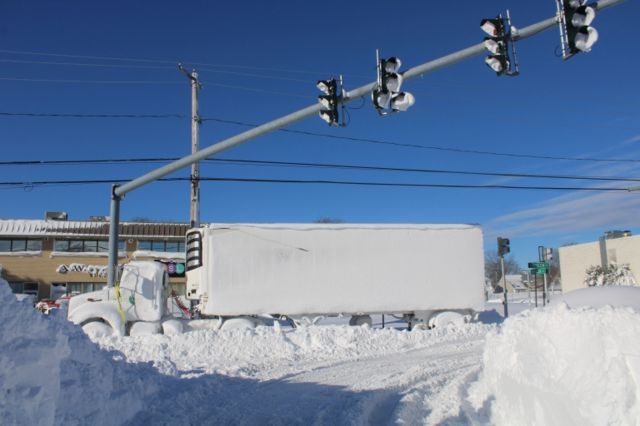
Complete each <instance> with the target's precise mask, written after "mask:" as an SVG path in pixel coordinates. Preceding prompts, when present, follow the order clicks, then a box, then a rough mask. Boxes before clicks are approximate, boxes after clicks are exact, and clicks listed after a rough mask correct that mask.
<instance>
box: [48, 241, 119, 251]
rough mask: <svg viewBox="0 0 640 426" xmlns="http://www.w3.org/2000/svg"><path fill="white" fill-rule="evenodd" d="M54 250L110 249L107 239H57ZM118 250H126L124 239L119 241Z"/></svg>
mask: <svg viewBox="0 0 640 426" xmlns="http://www.w3.org/2000/svg"><path fill="white" fill-rule="evenodd" d="M53 250H54V251H64V252H70V253H103V252H108V251H109V241H107V240H55V241H54V242H53ZM118 251H124V240H120V241H118Z"/></svg>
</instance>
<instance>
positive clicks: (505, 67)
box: [480, 12, 518, 76]
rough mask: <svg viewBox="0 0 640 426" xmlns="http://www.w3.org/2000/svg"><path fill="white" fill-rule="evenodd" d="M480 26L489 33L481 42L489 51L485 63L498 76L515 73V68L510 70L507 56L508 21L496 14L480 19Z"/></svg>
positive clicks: (508, 40) (509, 28) (508, 39)
mask: <svg viewBox="0 0 640 426" xmlns="http://www.w3.org/2000/svg"><path fill="white" fill-rule="evenodd" d="M508 16H509V15H508V12H507V17H508ZM480 28H481V29H482V31H484V32H485V33H487V34H488V35H489V37H485V38H484V42H483V44H484V47H485V48H486V49H487V50H488V51H489V52H490V53H491V55H489V56H487V57H486V58H485V60H484V62H485V64H487V66H488V67H489V68H491V69H492V70H493V71H495V73H496V75H498V76H501V75H504V74H507V75H517V74H518V73H517V69H516V71H513V72H512V71H511V68H512V67H511V60H510V58H509V42H510V37H511V35H510V32H511V27H510V23H509V22H507V21H505V19H504V18H503V17H502V15H498V16H497V17H495V18H493V19H483V20H482V21H480ZM514 55H515V51H514ZM516 68H517V66H516Z"/></svg>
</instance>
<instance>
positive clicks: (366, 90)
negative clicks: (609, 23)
mask: <svg viewBox="0 0 640 426" xmlns="http://www.w3.org/2000/svg"><path fill="white" fill-rule="evenodd" d="M623 1H624V0H600V1H599V2H597V7H598V10H602V9H605V8H607V7H610V6H615V5H617V4H619V3H622V2H623ZM557 22H558V17H557V16H554V17H552V18H549V19H545V20H544V21H540V22H538V23H536V24H533V25H530V26H528V27H525V28H522V29H520V30H519V31H518V36H517V37H513V39H514V40H520V39H524V38H527V37H531V36H533V35H535V34H538V33H540V32H542V31H545V30H547V29H549V28H552V27H554V26H555V25H556V24H557ZM484 49H485V47H484V44H483V43H478V44H476V45H474V46H471V47H468V48H466V49H462V50H460V51H458V52H454V53H451V54H449V55H446V56H443V57H441V58H438V59H435V60H433V61H429V62H426V63H424V64H422V65H418V66H416V67H413V68H411V69H409V70H407V71H406V72H404V73H402V76H403V77H404V80H410V79H412V78H415V77H418V76H421V75H423V74H427V73H430V72H433V71H436V70H438V69H440V68H444V67H446V66H448V65H452V64H455V63H458V62H460V61H462V60H464V59H467V58H471V57H473V56H476V55H480V54H482V53H483V52H484ZM376 86H377V82H373V83H369V84H366V85H364V86H361V87H359V88H357V89H354V90H352V91H350V92H346V93H345V94H344V96H343V97H341V98H340V100H339V103H340V104H345V103H348V102H351V101H352V100H354V99H357V98H360V97H362V96H365V95H368V94H370V93H371V92H372V91H373V89H374V88H375V87H376ZM321 109H322V105H320V104H319V103H318V102H314V104H313V105H310V106H308V107H306V108H303V109H301V110H298V111H295V112H293V113H291V114H288V115H285V116H283V117H280V118H278V119H275V120H273V121H270V122H268V123H265V124H262V125H260V126H257V127H254V128H253V129H250V130H247V131H245V132H242V133H240V134H238V135H236V136H232V137H230V138H228V139H225V140H223V141H220V142H218V143H216V144H214V145H211V146H208V147H206V148H203V149H201V150H199V151H198V152H196V153H194V154H191V155H187V156H185V157H182V158H181V159H179V160H176V161H174V162H172V163H169V164H167V165H165V166H162V167H159V168H157V169H155V170H152V171H151V172H149V173H146V174H144V175H142V176H140V177H138V178H136V179H134V180H132V181H129V182H127V183H125V184H123V185H120V186H116V187H114V188H113V189H112V194H111V197H112V202H111V214H110V224H109V227H110V232H109V261H108V262H109V264H108V270H107V272H108V279H107V283H108V285H109V286H113V285H114V283H115V276H116V275H115V272H116V265H117V260H118V259H117V253H118V251H117V250H118V226H119V211H120V200H121V199H122V197H123V196H124V195H125V194H127V193H128V192H131V191H133V190H135V189H137V188H140V187H141V186H144V185H146V184H148V183H150V182H153V181H155V180H157V179H160V178H161V177H163V176H166V175H168V174H170V173H173V172H175V171H177V170H180V169H182V168H184V167H187V166H190V165H191V164H193V163H195V162H197V161H202V160H204V159H206V158H209V157H211V156H212V155H214V154H217V153H219V152H222V151H226V150H227V149H230V148H233V147H235V146H238V145H240V144H242V143H245V142H247V141H250V140H251V139H255V138H257V137H258V136H262V135H264V134H267V133H270V132H272V131H274V130H277V129H280V128H283V127H286V126H288V125H290V124H293V123H296V122H298V121H301V120H304V119H306V118H309V117H312V116H315V115H317V114H318V113H319V112H320V111H321Z"/></svg>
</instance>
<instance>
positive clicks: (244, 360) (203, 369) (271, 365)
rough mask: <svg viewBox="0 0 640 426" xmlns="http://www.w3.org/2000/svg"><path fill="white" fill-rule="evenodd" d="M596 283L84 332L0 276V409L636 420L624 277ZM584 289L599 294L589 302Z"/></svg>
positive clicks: (637, 397)
mask: <svg viewBox="0 0 640 426" xmlns="http://www.w3.org/2000/svg"><path fill="white" fill-rule="evenodd" d="M609 290H610V289H597V291H596V292H595V293H596V295H595V296H594V297H590V294H589V293H586V292H583V294H582V295H580V297H575V298H573V299H571V298H567V300H565V301H563V300H558V301H556V302H554V303H553V304H552V305H551V306H548V307H546V308H539V309H530V310H524V311H523V312H522V313H520V314H518V315H513V316H511V317H510V318H509V319H507V320H506V321H504V322H502V321H500V317H499V315H497V313H496V312H495V311H488V312H485V313H483V314H482V315H481V316H480V320H481V321H479V322H476V323H473V324H467V325H465V326H463V327H461V328H457V329H453V328H451V329H434V330H413V331H407V330H406V328H400V327H399V324H398V323H393V322H391V323H389V322H387V326H386V327H385V328H384V329H382V328H380V327H379V325H380V324H379V323H374V327H368V326H366V325H365V326H361V327H350V326H347V325H342V324H339V322H340V321H339V320H338V321H335V320H334V321H333V323H326V324H323V323H322V322H321V323H320V324H319V325H315V326H307V327H298V328H295V329H294V328H291V327H289V326H286V325H285V324H284V323H280V322H278V321H275V322H274V324H273V325H270V326H260V327H257V328H256V329H250V330H216V329H212V328H209V325H210V324H209V323H207V322H206V321H204V322H203V321H200V322H195V323H193V324H192V325H191V326H189V327H187V329H186V332H184V333H181V334H175V335H160V334H158V335H140V336H131V337H118V336H115V335H113V336H107V337H102V338H97V337H94V341H92V340H90V339H89V338H88V337H87V336H86V335H85V334H84V333H83V332H82V330H81V329H80V328H79V327H78V326H75V325H73V324H71V323H70V322H68V321H67V320H66V319H65V318H64V315H63V313H62V312H56V311H52V313H51V315H48V316H43V315H41V314H40V313H38V312H36V311H35V310H34V309H33V308H32V307H31V305H30V304H29V303H26V302H20V301H18V300H17V299H16V298H15V296H14V295H13V294H12V293H11V292H10V291H9V289H8V287H7V286H6V285H0V303H1V304H2V309H0V321H1V322H2V326H1V327H2V328H1V329H0V330H1V333H0V416H1V417H0V418H2V423H3V424H7V425H13V424H18V425H33V424H39V425H51V424H55V425H62V424H64V425H67V424H100V425H120V424H198V423H200V424H229V423H230V424H393V423H395V424H431V425H435V424H462V425H464V424H497V425H514V424H545V425H553V424H558V425H566V424H581V425H584V424H598V425H601V424H637V421H638V419H640V297H639V296H638V293H639V292H640V289H637V288H636V289H624V291H627V293H626V294H624V295H619V294H613V293H611V291H609ZM611 290H615V289H611ZM596 300H599V301H602V300H611V301H612V302H611V304H613V305H614V306H615V307H614V306H611V305H608V304H604V305H603V306H599V305H598V306H597V307H590V305H593V303H591V302H594V301H596ZM336 323H338V324H336ZM394 326H395V327H394ZM396 327H398V328H396Z"/></svg>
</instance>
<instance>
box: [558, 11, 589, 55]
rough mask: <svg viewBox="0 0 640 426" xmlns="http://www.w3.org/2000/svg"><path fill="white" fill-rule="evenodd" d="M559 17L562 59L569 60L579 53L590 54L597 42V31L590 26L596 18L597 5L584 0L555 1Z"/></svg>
mask: <svg viewBox="0 0 640 426" xmlns="http://www.w3.org/2000/svg"><path fill="white" fill-rule="evenodd" d="M556 5H557V7H558V14H559V15H560V20H559V25H560V42H561V45H562V58H563V59H569V58H570V57H572V56H573V55H575V54H576V53H579V52H590V51H591V48H592V47H593V45H594V44H595V43H596V41H598V31H596V29H595V28H593V27H592V26H591V23H592V22H593V20H594V19H595V17H596V8H597V4H596V3H594V4H593V5H587V2H586V0H556Z"/></svg>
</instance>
